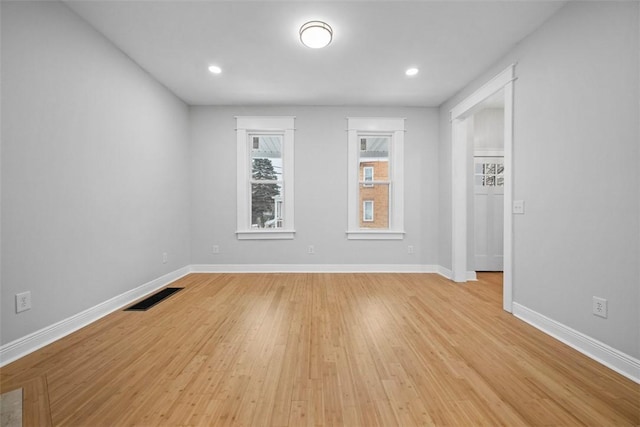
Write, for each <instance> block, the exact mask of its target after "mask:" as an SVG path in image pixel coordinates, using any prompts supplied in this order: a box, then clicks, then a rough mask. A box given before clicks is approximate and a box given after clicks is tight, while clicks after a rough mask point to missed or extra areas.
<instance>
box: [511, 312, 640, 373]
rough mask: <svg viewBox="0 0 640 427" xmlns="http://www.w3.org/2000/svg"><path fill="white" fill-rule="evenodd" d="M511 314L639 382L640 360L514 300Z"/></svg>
mask: <svg viewBox="0 0 640 427" xmlns="http://www.w3.org/2000/svg"><path fill="white" fill-rule="evenodd" d="M513 315H514V316H516V317H517V318H519V319H521V320H523V321H525V322H527V323H528V324H530V325H531V326H533V327H535V328H536V329H539V330H541V331H542V332H544V333H546V334H548V335H551V336H552V337H554V338H556V339H557V340H559V341H562V342H563V343H565V344H567V345H568V346H569V347H573V348H574V349H576V350H578V351H579V352H580V353H582V354H584V355H586V356H588V357H590V358H591V359H593V360H595V361H596V362H599V363H601V364H603V365H604V366H606V367H608V368H611V369H613V370H614V371H616V372H618V373H619V374H621V375H624V376H625V377H627V378H629V379H630V380H632V381H634V382H636V383H638V384H640V360H638V359H636V358H634V357H632V356H629V355H628V354H625V353H623V352H621V351H619V350H616V349H615V348H612V347H610V346H608V345H607V344H605V343H602V342H600V341H598V340H596V339H594V338H591V337H589V336H587V335H585V334H583V333H582V332H578V331H576V330H575V329H572V328H570V327H568V326H565V325H563V324H562V323H559V322H556V321H555V320H553V319H550V318H548V317H546V316H544V315H542V314H540V313H538V312H536V311H533V310H531V309H530V308H527V307H525V306H523V305H521V304H518V303H516V302H514V303H513Z"/></svg>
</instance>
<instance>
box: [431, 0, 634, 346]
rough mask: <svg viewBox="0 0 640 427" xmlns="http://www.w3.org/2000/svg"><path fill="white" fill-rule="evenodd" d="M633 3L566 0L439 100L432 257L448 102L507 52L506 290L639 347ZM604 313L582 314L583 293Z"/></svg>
mask: <svg viewBox="0 0 640 427" xmlns="http://www.w3.org/2000/svg"><path fill="white" fill-rule="evenodd" d="M638 17H639V12H638V3H637V2H570V3H568V4H567V5H566V6H565V7H564V8H563V9H561V10H560V11H559V12H558V13H557V14H556V15H554V16H552V17H551V18H550V19H549V20H548V21H547V22H546V23H545V24H544V25H543V26H542V27H541V28H540V29H538V30H537V31H536V32H534V33H533V34H532V35H530V36H529V37H528V38H526V39H525V40H524V41H523V42H521V43H520V44H519V46H517V47H516V48H515V49H514V50H513V51H512V52H510V53H509V54H508V55H507V56H506V57H505V58H503V59H502V60H501V61H499V62H498V63H496V64H495V66H494V67H492V68H491V69H490V70H488V71H487V72H486V73H485V74H484V75H483V76H480V77H479V78H478V79H477V80H476V81H475V82H473V83H472V84H470V85H469V86H468V87H467V88H466V89H464V90H463V91H462V92H461V93H460V94H458V95H457V96H456V97H454V98H453V99H451V100H449V101H448V102H446V103H445V104H444V105H442V106H441V108H440V152H439V153H440V168H441V169H440V183H441V186H440V199H439V200H440V226H441V230H442V231H441V233H442V234H441V236H440V253H439V255H440V262H441V263H442V264H443V265H445V266H450V265H451V244H450V242H451V221H450V218H451V196H450V194H451V129H450V124H449V110H450V109H451V108H452V107H453V106H454V105H456V104H457V103H458V102H460V101H461V100H462V99H464V98H465V97H466V96H468V95H469V94H471V93H472V92H473V91H474V90H475V89H477V88H478V87H479V86H480V85H482V84H483V83H484V82H486V81H488V80H489V79H490V78H491V77H493V76H495V75H496V74H498V73H499V72H500V71H502V70H503V69H504V68H505V67H506V66H507V65H509V64H511V63H514V62H517V67H516V75H517V78H518V80H517V81H516V83H515V106H514V108H515V112H514V114H515V117H514V174H515V177H514V199H516V200H517V199H523V200H525V203H526V214H525V215H522V216H515V217H514V289H513V291H514V300H515V302H517V303H519V304H521V305H523V306H525V307H527V308H529V309H532V310H535V311H536V312H538V313H541V314H543V315H545V316H547V317H549V318H551V319H553V320H555V321H557V322H560V323H562V324H564V325H566V326H569V327H571V328H573V329H575V330H577V331H579V332H581V333H583V334H586V335H588V336H590V337H592V338H595V339H597V340H599V341H602V342H604V343H606V344H609V345H610V346H612V347H614V348H615V349H618V350H620V351H622V352H624V353H626V354H629V355H631V356H633V357H636V358H637V357H639V356H640V342H639V336H638V324H640V322H639V319H640V313H639V311H640V306H639V304H638V301H639V298H638V295H639V292H640V291H639V289H640V285H639V283H640V272H639V266H638V259H639V256H640V249H639V246H640V224H639V223H640V213H639V198H640V179H639V175H638V169H639V168H638V159H639V137H640V132H639V129H638V119H639V113H640V109H639V105H638V99H639V97H640V91H639V85H640V82H639V71H640V70H639V65H638V61H639V45H638V40H639V37H638V34H639V28H638V26H639V24H638V21H639V20H638ZM594 295H595V296H600V297H603V298H607V299H608V300H609V318H608V319H606V320H605V319H601V318H598V317H595V316H593V315H592V314H591V299H592V296H594Z"/></svg>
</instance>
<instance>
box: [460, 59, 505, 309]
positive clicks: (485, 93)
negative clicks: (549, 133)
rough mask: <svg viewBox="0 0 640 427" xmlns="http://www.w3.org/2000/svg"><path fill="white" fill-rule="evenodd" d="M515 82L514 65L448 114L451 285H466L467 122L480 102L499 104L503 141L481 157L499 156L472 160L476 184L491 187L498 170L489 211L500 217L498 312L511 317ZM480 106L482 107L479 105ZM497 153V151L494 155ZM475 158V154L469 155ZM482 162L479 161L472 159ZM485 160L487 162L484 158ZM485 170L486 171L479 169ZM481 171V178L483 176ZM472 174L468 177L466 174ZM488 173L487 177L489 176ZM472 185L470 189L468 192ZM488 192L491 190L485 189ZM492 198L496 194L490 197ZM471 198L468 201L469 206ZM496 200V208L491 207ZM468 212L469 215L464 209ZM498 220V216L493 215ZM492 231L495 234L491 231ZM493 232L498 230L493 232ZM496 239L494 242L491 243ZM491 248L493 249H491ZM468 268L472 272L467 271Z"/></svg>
mask: <svg viewBox="0 0 640 427" xmlns="http://www.w3.org/2000/svg"><path fill="white" fill-rule="evenodd" d="M514 81H515V65H511V66H509V67H508V68H507V69H505V70H504V71H503V72H502V73H500V74H499V75H497V76H496V77H494V78H493V79H492V80H490V81H489V82H488V83H486V84H485V85H484V86H482V87H481V88H480V89H478V90H477V91H476V92H474V93H473V94H472V95H471V96H469V97H468V98H466V99H465V100H464V101H462V102H461V103H460V104H458V105H456V106H455V107H454V108H453V109H452V110H451V131H452V173H453V177H452V192H453V194H452V202H453V205H452V245H451V247H452V279H453V280H454V281H455V282H466V281H467V280H468V279H469V278H470V277H475V270H476V269H475V261H476V260H475V248H474V247H473V246H472V245H470V244H469V242H470V241H472V242H474V238H475V236H471V238H470V235H471V233H470V229H471V228H472V226H470V221H473V220H475V218H474V217H473V216H472V215H470V210H471V212H473V199H472V197H473V196H472V195H474V193H473V192H471V191H469V189H470V188H474V187H475V179H476V176H475V175H476V173H475V171H476V169H475V159H474V156H472V155H471V154H472V152H471V150H474V147H473V146H470V133H469V121H468V119H469V118H470V117H472V116H473V115H474V114H475V113H476V112H478V111H480V110H481V109H482V106H483V104H484V103H486V102H490V101H492V100H493V101H495V100H499V101H500V102H501V103H502V105H503V119H504V121H503V129H502V132H503V141H504V147H503V150H502V151H501V152H497V153H496V152H494V153H488V152H489V151H491V150H486V151H487V152H486V153H485V154H502V155H501V156H497V155H496V156H493V157H494V158H500V160H499V161H498V160H496V161H495V162H484V161H482V162H481V161H480V160H478V163H479V164H482V166H481V167H479V169H478V170H479V171H481V172H482V173H480V172H479V173H478V174H477V175H478V176H480V177H479V178H478V179H480V180H483V179H484V180H485V181H484V182H486V183H496V182H497V179H498V175H499V174H498V173H497V170H498V164H501V166H500V168H501V174H500V175H501V176H500V178H501V185H500V187H501V188H500V189H499V190H497V192H498V193H501V194H500V195H499V196H500V197H497V198H496V197H494V198H493V199H492V202H493V203H494V206H493V210H495V209H498V210H500V209H501V211H502V230H501V231H502V236H501V240H502V270H503V272H504V273H503V275H502V277H503V283H502V289H503V292H502V295H503V304H502V306H503V309H504V310H505V311H508V312H511V311H512V303H513V296H512V295H513V290H512V287H513V265H512V262H513V252H512V251H513V218H512V216H511V205H512V201H513V195H512V186H513V182H512V162H513V84H514ZM485 105H486V104H485ZM497 151H499V150H497ZM473 154H475V153H473ZM478 157H482V156H478ZM484 157H490V156H484ZM485 165H486V166H485ZM485 169H486V173H485ZM472 171H473V172H474V173H473V174H472V173H471V172H472ZM492 171H493V172H492ZM472 185H473V186H472ZM491 186H493V185H491ZM493 192H494V193H496V191H493ZM470 198H471V201H470V200H469V199H470ZM496 200H498V201H499V202H501V203H497V205H496ZM470 208H471V209H470ZM498 216H500V215H498ZM494 231H495V230H494ZM498 231H499V230H498ZM496 236H497V237H496ZM499 238H500V233H494V236H492V239H493V241H494V243H495V240H496V239H499ZM494 246H495V245H494ZM470 267H472V268H470Z"/></svg>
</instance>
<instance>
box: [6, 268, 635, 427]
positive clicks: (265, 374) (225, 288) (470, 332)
mask: <svg viewBox="0 0 640 427" xmlns="http://www.w3.org/2000/svg"><path fill="white" fill-rule="evenodd" d="M501 281H502V276H501V275H500V274H496V273H484V274H479V281H478V282H470V283H468V284H466V285H458V284H454V283H452V282H450V281H448V280H446V279H444V278H442V277H441V276H438V275H433V274H303V273H300V274H204V273H198V274H190V275H188V276H186V277H184V278H182V279H180V280H178V281H177V282H176V283H174V284H172V286H178V287H184V288H185V289H184V290H183V291H181V292H179V293H177V294H176V295H174V296H172V297H171V298H170V299H168V300H166V301H164V302H163V303H162V304H158V305H157V306H155V307H154V308H152V309H151V310H149V311H147V312H122V311H119V312H115V313H112V314H111V315H109V316H106V317H104V318H103V319H100V320H99V321H97V322H95V323H93V324H91V325H89V326H87V327H85V328H83V329H81V330H80V331H77V332H76V333H74V334H71V335H69V336H68V337H65V338H63V339H61V340H59V341H57V342H55V343H53V344H51V345H49V346H47V347H45V348H43V349H41V350H39V351H37V352H35V353H33V354H31V355H28V356H26V357H24V358H22V359H20V360H18V361H16V362H14V363H12V364H10V365H7V366H5V367H3V368H1V369H0V390H2V391H7V390H10V389H15V388H18V387H24V388H25V390H26V391H25V402H26V403H28V404H29V407H30V408H34V409H33V410H32V412H31V413H30V414H29V417H30V418H29V419H30V420H35V421H34V422H33V424H32V425H74V426H75V425H78V426H84V425H92V426H93V425H96V426H97V425H110V426H111V425H132V426H136V425H141V426H143V425H144V426H146V425H165V426H174V425H180V426H182V425H184V426H191V425H193V426H195V425H206V426H218V425H220V426H227V425H228V426H249V425H252V426H253V425H255V426H282V427H285V426H340V425H345V426H367V427H369V426H395V425H397V426H414V425H491V426H493V425H507V426H527V425H566V426H572V425H598V426H634V425H636V426H637V425H640V385H638V384H636V383H633V382H632V381H630V380H628V379H626V378H624V377H622V376H620V375H619V374H617V373H615V372H613V371H611V370H610V369H608V368H606V367H604V366H602V365H600V364H598V363H596V362H595V361H593V360H591V359H589V358H587V357H586V356H584V355H582V354H580V353H578V352H576V351H575V350H573V349H571V348H570V347H568V346H566V345H564V344H562V343H560V342H558V341H556V340H555V339H553V338H551V337H549V336H547V335H545V334H543V333H541V332H540V331H538V330H536V329H534V328H532V327H531V326H529V325H527V324H525V323H524V322H522V321H520V320H518V319H517V318H515V317H513V316H512V315H510V314H508V313H506V312H504V311H503V310H502V309H501V305H502V295H501V288H502V286H501Z"/></svg>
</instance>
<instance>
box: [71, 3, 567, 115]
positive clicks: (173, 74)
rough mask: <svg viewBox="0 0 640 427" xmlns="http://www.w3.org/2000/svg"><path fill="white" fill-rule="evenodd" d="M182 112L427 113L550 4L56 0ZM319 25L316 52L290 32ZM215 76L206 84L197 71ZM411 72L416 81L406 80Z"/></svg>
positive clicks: (534, 23) (553, 6)
mask: <svg viewBox="0 0 640 427" xmlns="http://www.w3.org/2000/svg"><path fill="white" fill-rule="evenodd" d="M66 4H67V5H69V7H71V8H72V9H73V10H74V11H75V12H76V13H78V14H79V15H80V16H81V17H83V18H84V19H85V20H86V21H88V22H89V23H90V24H91V25H92V26H94V27H95V28H96V29H97V30H98V31H100V32H101V33H102V34H104V35H105V36H106V37H107V38H108V39H110V40H111V41H112V42H113V43H114V44H115V45H116V46H118V47H119V48H120V49H121V50H122V51H123V52H125V53H126V54H127V55H128V56H129V57H131V58H132V59H133V60H134V61H136V62H137V63H138V64H139V65H140V66H141V67H142V68H144V69H145V70H146V71H147V72H149V73H150V74H151V75H153V76H154V77H155V78H156V79H157V80H159V81H160V82H161V83H162V84H164V85H165V86H166V87H168V88H169V89H170V90H171V91H172V92H173V93H175V94H176V95H177V96H178V97H180V98H181V99H183V100H184V101H185V102H187V103H188V104H191V105H388V106H437V105H440V104H441V103H442V102H444V101H446V100H447V99H448V98H449V97H451V96H452V95H454V94H455V93H456V92H457V91H459V90H460V89H461V88H462V87H464V85H466V84H467V83H468V82H470V81H471V80H472V79H473V78H475V77H477V76H478V75H479V74H480V73H482V72H483V71H485V70H486V69H487V68H488V67H489V66H490V65H491V64H493V63H494V62H495V61H496V60H498V59H499V58H500V57H501V56H502V55H504V54H505V53H506V52H508V51H509V50H510V49H511V48H512V47H513V46H514V45H515V44H516V43H518V41H520V40H522V39H523V38H524V37H526V36H527V35H528V34H530V33H531V32H532V31H533V30H535V29H536V28H537V27H538V26H540V25H541V23H542V22H544V21H545V20H546V19H547V18H548V17H549V16H551V15H552V14H553V13H555V12H556V11H557V10H558V9H559V8H560V7H561V6H562V5H563V4H564V2H559V1H551V2H546V1H497V2H488V1H478V0H476V1H469V2H463V1H411V2H400V1H350V2H349V1H330V2H316V1H289V2H279V1H265V0H263V1H255V2H249V1H203V0H200V1H185V0H174V1H167V0H158V1H153V0H151V1H149V0H146V1H99V0H98V1H67V2H66ZM309 20H324V21H326V22H327V23H329V24H330V25H331V26H332V27H333V30H334V39H333V42H332V43H331V44H330V45H329V46H328V47H327V48H325V49H320V50H316V49H309V48H306V47H304V46H303V45H302V44H301V43H300V41H299V38H298V29H299V28H300V26H301V25H302V24H303V23H305V22H307V21H309ZM210 64H216V65H219V66H220V67H222V70H223V72H222V74H220V75H217V76H216V75H212V74H211V73H209V71H208V70H207V67H208V65H210ZM411 66H415V67H418V68H419V69H420V73H419V74H418V75H417V76H415V77H407V76H405V74H404V71H405V70H406V69H407V68H409V67H411Z"/></svg>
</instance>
